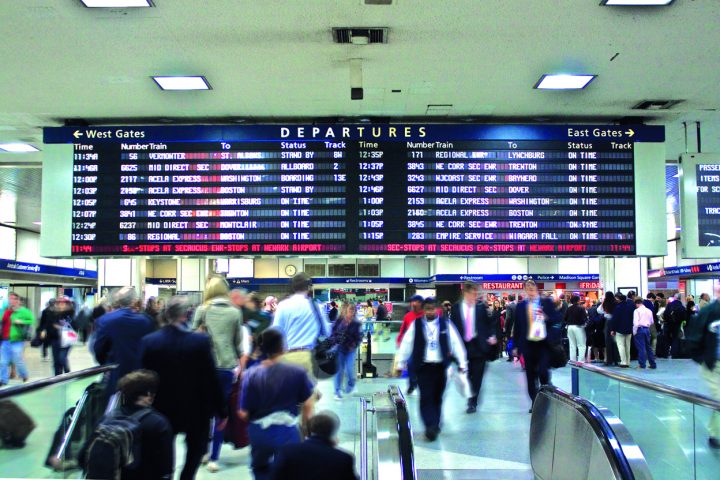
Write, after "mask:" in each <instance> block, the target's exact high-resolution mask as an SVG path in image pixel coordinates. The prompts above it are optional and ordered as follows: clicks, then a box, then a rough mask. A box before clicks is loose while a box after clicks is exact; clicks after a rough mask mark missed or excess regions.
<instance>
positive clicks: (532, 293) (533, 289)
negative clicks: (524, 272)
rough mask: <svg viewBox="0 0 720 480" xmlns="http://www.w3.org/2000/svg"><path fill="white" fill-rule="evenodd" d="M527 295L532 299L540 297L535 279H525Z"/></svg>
mask: <svg viewBox="0 0 720 480" xmlns="http://www.w3.org/2000/svg"><path fill="white" fill-rule="evenodd" d="M525 295H527V297H528V298H529V299H530V300H535V299H536V298H537V297H538V288H537V284H536V283H535V281H534V280H526V281H525Z"/></svg>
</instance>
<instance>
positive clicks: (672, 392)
mask: <svg viewBox="0 0 720 480" xmlns="http://www.w3.org/2000/svg"><path fill="white" fill-rule="evenodd" d="M568 364H570V366H572V367H573V369H572V391H573V395H579V394H580V389H579V385H580V384H579V377H578V370H577V369H580V370H586V371H588V372H593V373H596V374H598V375H602V376H604V377H608V378H611V379H613V380H617V381H619V382H623V383H627V384H630V385H635V386H637V387H642V388H646V389H648V390H652V391H654V392H658V393H662V394H664V395H667V396H669V397H673V398H677V399H679V400H682V401H685V402H688V403H692V404H694V405H701V406H703V407H708V408H712V409H714V410H720V402H718V401H717V400H714V399H712V398H710V397H706V396H705V395H701V394H699V393H695V392H691V391H689V390H683V389H682V388H677V387H672V386H670V385H665V384H662V383H657V382H651V381H650V380H645V379H642V378H637V377H634V376H632V375H627V374H624V373H620V372H615V371H613V370H608V369H605V368H600V367H597V366H595V365H591V364H588V363H582V362H575V361H572V360H571V361H569V362H568Z"/></svg>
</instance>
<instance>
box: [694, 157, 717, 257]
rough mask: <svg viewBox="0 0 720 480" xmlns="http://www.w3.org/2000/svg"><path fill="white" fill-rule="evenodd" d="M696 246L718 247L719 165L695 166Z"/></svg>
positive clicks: (704, 164) (701, 164)
mask: <svg viewBox="0 0 720 480" xmlns="http://www.w3.org/2000/svg"><path fill="white" fill-rule="evenodd" d="M695 168H696V172H695V178H696V181H697V225H698V246H701V247H717V246H720V164H716V163H700V164H698V165H696V166H695Z"/></svg>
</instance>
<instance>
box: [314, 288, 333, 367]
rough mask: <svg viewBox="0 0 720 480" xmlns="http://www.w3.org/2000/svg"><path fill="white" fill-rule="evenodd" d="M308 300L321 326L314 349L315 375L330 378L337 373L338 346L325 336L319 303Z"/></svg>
mask: <svg viewBox="0 0 720 480" xmlns="http://www.w3.org/2000/svg"><path fill="white" fill-rule="evenodd" d="M308 300H309V301H310V308H312V311H313V314H314V315H315V320H317V323H318V327H319V328H320V330H319V332H318V338H317V341H316V342H315V347H314V348H313V350H312V364H313V375H315V378H318V379H323V378H330V377H332V376H333V375H335V374H336V373H337V358H336V357H337V348H335V344H334V342H333V341H332V339H331V338H330V337H329V336H327V337H326V336H325V328H324V327H323V320H322V317H321V316H320V312H319V311H318V308H317V305H316V304H315V302H314V301H313V299H312V298H310V299H308Z"/></svg>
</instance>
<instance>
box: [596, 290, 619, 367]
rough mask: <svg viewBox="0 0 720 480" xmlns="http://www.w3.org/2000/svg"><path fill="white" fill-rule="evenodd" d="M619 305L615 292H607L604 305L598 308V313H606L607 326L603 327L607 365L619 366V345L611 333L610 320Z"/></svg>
mask: <svg viewBox="0 0 720 480" xmlns="http://www.w3.org/2000/svg"><path fill="white" fill-rule="evenodd" d="M616 305H617V300H615V295H614V294H613V292H605V299H604V300H603V303H602V305H600V308H598V313H601V314H603V315H605V327H604V329H603V332H604V333H605V366H606V367H610V366H617V364H618V362H619V361H620V353H619V352H618V351H617V345H616V344H615V339H614V338H613V337H612V335H610V330H609V328H610V320H611V319H612V316H613V312H614V311H615V306H616Z"/></svg>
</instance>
